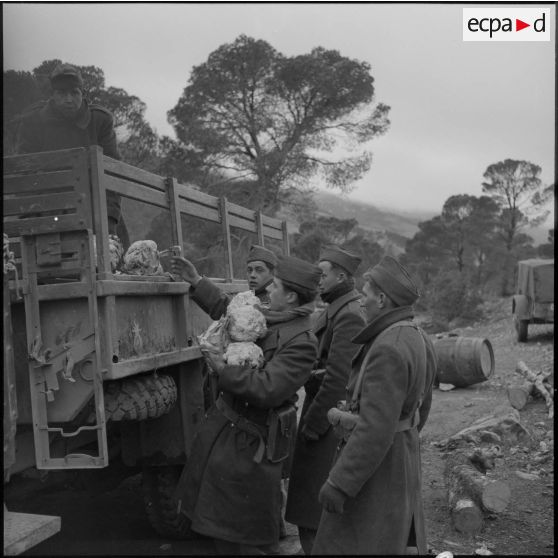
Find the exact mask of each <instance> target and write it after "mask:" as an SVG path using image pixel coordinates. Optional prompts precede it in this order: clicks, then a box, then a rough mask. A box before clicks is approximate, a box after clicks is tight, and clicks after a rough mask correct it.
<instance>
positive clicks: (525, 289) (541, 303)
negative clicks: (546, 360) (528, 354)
mask: <svg viewBox="0 0 558 558" xmlns="http://www.w3.org/2000/svg"><path fill="white" fill-rule="evenodd" d="M512 314H513V322H514V326H515V331H516V333H517V340H518V342H520V343H524V342H525V341H527V335H528V330H529V324H553V323H554V260H553V259H548V260H547V259H537V258H533V259H530V260H521V261H519V262H517V283H516V291H515V294H514V295H513V298H512Z"/></svg>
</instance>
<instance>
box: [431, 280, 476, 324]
mask: <svg viewBox="0 0 558 558" xmlns="http://www.w3.org/2000/svg"><path fill="white" fill-rule="evenodd" d="M427 300H428V305H429V307H430V311H431V312H432V314H433V317H434V319H435V320H436V321H447V322H451V321H452V320H455V319H456V318H463V319H464V320H478V319H479V318H481V317H482V310H481V308H480V305H481V303H482V298H481V296H480V295H479V293H478V291H477V290H476V289H475V288H474V287H472V285H471V283H470V281H469V280H468V278H467V276H466V275H465V274H463V273H459V272H458V271H449V272H446V273H442V274H440V275H439V276H438V277H437V278H436V279H435V280H434V281H433V284H432V286H431V289H430V292H429V294H428V299H427Z"/></svg>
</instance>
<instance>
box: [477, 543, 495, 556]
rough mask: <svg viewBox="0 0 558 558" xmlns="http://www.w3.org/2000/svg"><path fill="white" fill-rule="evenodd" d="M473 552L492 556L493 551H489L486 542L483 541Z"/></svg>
mask: <svg viewBox="0 0 558 558" xmlns="http://www.w3.org/2000/svg"><path fill="white" fill-rule="evenodd" d="M475 554H478V555H479V556H492V554H493V553H492V552H490V550H488V548H487V547H486V544H485V543H483V544H482V545H481V547H480V548H477V549H476V550H475Z"/></svg>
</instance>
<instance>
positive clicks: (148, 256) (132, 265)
mask: <svg viewBox="0 0 558 558" xmlns="http://www.w3.org/2000/svg"><path fill="white" fill-rule="evenodd" d="M122 271H123V272H124V273H128V274H130V275H160V274H162V273H163V269H162V268H161V264H160V263H159V252H158V251H157V244H156V243H155V242H154V241H153V240H136V242H134V243H133V244H132V245H131V246H130V247H129V248H128V250H127V251H126V254H125V255H124V266H123V268H122Z"/></svg>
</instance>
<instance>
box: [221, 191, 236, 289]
mask: <svg viewBox="0 0 558 558" xmlns="http://www.w3.org/2000/svg"><path fill="white" fill-rule="evenodd" d="M219 205H220V208H219V209H220V213H221V225H222V228H221V230H222V232H223V244H224V246H225V278H226V279H227V280H229V281H230V280H231V279H232V278H233V276H234V273H233V260H232V243H231V227H230V222H229V217H230V216H229V202H228V201H227V198H225V196H221V197H220V198H219Z"/></svg>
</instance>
